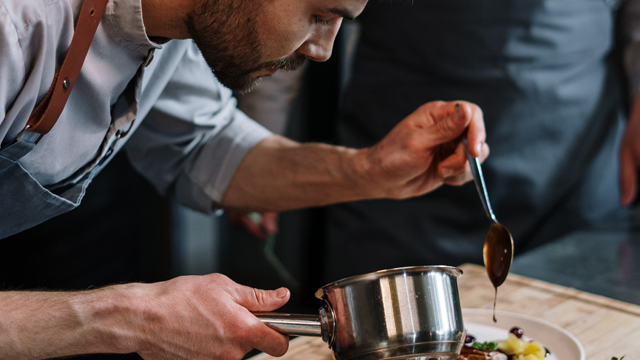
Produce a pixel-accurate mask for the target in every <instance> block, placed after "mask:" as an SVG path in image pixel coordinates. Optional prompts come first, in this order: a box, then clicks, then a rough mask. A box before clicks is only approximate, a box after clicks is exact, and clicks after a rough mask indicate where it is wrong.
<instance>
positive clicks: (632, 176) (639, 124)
mask: <svg viewBox="0 0 640 360" xmlns="http://www.w3.org/2000/svg"><path fill="white" fill-rule="evenodd" d="M638 168H640V95H636V97H635V99H634V101H633V104H632V106H631V113H630V115H629V122H628V124H627V129H626V130H625V133H624V138H623V139H622V147H621V148H620V190H621V193H622V196H621V203H622V205H625V206H627V205H630V204H631V203H633V201H634V200H635V198H636V195H637V193H638V176H637V174H638V173H637V171H638Z"/></svg>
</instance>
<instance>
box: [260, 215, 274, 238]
mask: <svg viewBox="0 0 640 360" xmlns="http://www.w3.org/2000/svg"><path fill="white" fill-rule="evenodd" d="M262 225H263V226H264V230H265V231H266V232H267V233H268V234H277V233H278V213H277V212H265V213H262Z"/></svg>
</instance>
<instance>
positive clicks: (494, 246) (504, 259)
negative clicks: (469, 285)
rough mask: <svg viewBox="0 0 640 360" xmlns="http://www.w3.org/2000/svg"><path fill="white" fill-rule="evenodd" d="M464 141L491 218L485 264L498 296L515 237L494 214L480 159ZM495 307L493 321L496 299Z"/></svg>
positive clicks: (479, 192)
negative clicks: (471, 152) (473, 155)
mask: <svg viewBox="0 0 640 360" xmlns="http://www.w3.org/2000/svg"><path fill="white" fill-rule="evenodd" d="M462 143H463V145H464V151H465V153H466V154H467V159H468V160H469V166H470V167H471V173H472V174H473V182H474V183H475V184H476V189H477V190H478V194H479V195H480V200H481V201H482V205H483V206H484V211H485V212H486V213H487V217H488V218H489V220H491V227H490V228H489V233H488V234H487V238H486V240H485V242H484V266H485V268H486V269H487V274H488V275H489V280H491V283H492V284H493V286H494V287H495V289H496V298H497V294H498V286H500V285H502V283H503V282H504V281H505V279H506V278H507V275H508V274H509V268H510V267H511V262H512V261H513V238H512V237H511V233H510V232H509V230H507V228H506V227H505V226H504V225H502V224H500V223H499V222H498V220H497V219H496V216H495V215H494V214H493V210H492V209H491V203H490V202H489V194H488V193H487V187H486V185H485V183H484V177H483V176H482V167H481V166H480V161H478V158H474V157H472V156H471V154H469V150H467V139H466V136H464V137H463V138H462ZM493 309H494V315H493V321H496V318H495V300H494V302H493Z"/></svg>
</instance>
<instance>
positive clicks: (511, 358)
mask: <svg viewBox="0 0 640 360" xmlns="http://www.w3.org/2000/svg"><path fill="white" fill-rule="evenodd" d="M523 335H524V331H523V330H522V329H521V328H519V327H513V328H511V330H510V331H509V333H508V339H506V340H505V341H485V342H479V341H476V338H475V336H473V335H471V334H469V333H467V334H466V338H465V344H464V346H463V348H462V351H461V353H460V356H458V358H457V360H543V359H545V358H546V357H547V356H549V355H551V352H550V351H549V350H548V349H547V348H545V347H544V346H543V345H542V344H540V343H539V342H537V341H535V340H528V341H527V340H525V339H524V338H523Z"/></svg>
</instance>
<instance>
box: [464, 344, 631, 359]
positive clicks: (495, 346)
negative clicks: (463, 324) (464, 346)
mask: <svg viewBox="0 0 640 360" xmlns="http://www.w3.org/2000/svg"><path fill="white" fill-rule="evenodd" d="M471 347H472V348H474V349H476V350H482V351H496V350H498V343H497V342H495V341H485V342H483V343H481V342H477V341H476V342H474V343H473V345H471ZM623 357H624V356H623ZM611 360H618V359H611ZM619 360H622V358H621V359H619Z"/></svg>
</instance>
